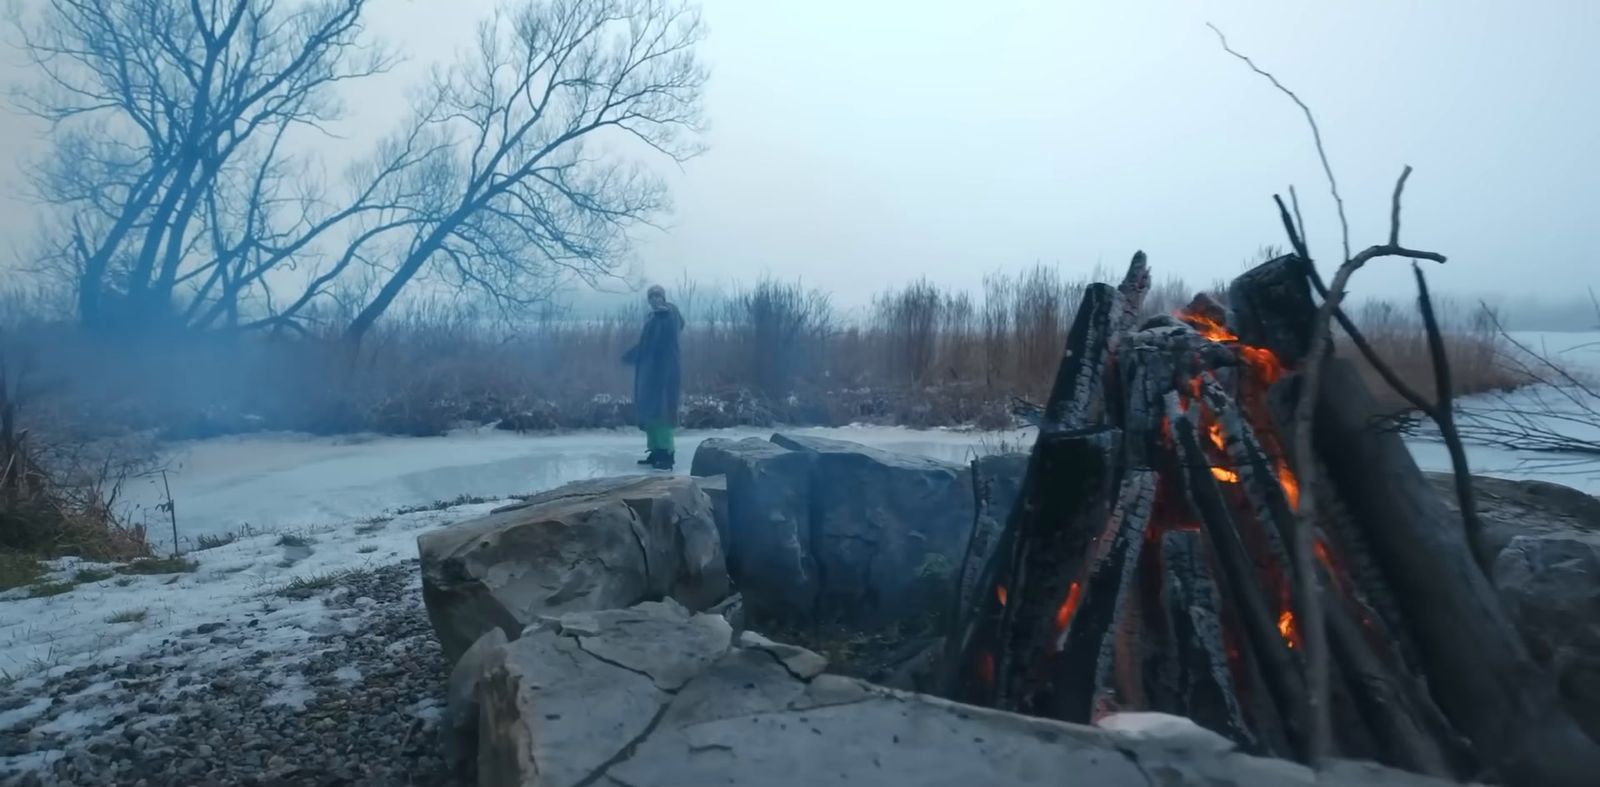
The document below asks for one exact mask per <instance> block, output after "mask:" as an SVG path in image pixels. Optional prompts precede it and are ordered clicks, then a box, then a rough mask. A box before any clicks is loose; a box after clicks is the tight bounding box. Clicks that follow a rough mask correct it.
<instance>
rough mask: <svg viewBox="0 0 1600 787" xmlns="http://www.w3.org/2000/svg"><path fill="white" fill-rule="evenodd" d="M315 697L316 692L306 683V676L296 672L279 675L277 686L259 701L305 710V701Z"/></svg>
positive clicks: (263, 703) (264, 703)
mask: <svg viewBox="0 0 1600 787" xmlns="http://www.w3.org/2000/svg"><path fill="white" fill-rule="evenodd" d="M316 698H317V693H316V692H314V691H312V690H311V687H309V686H307V685H306V677H305V676H304V675H301V674H300V673H298V672H291V673H287V674H284V675H281V676H279V680H278V688H277V690H276V691H273V692H272V693H271V694H268V695H267V698H266V699H264V700H262V701H261V704H262V705H283V706H286V707H290V708H294V709H295V710H305V709H306V703H308V702H310V701H312V700H314V699H316Z"/></svg>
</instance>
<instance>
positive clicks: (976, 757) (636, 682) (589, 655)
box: [478, 604, 1443, 787]
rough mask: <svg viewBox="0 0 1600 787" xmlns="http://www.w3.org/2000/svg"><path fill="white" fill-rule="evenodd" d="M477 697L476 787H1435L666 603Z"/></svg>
mask: <svg viewBox="0 0 1600 787" xmlns="http://www.w3.org/2000/svg"><path fill="white" fill-rule="evenodd" d="M492 661H493V663H492V665H491V666H490V667H489V668H488V673H487V674H486V675H485V676H484V677H483V678H482V679H481V680H480V681H479V683H478V685H479V687H480V688H479V694H480V696H479V707H480V709H481V710H480V720H479V728H480V732H479V737H478V763H479V781H478V783H479V784H480V785H486V786H488V787H500V786H502V785H504V786H505V787H511V786H512V785H518V786H520V785H534V784H537V785H540V787H577V785H590V784H597V785H598V784H605V785H629V787H698V785H709V784H759V785H763V787H790V786H791V785H792V786H793V787H802V786H804V787H809V786H810V785H815V784H837V785H843V786H844V787H850V785H863V786H865V785H871V786H872V787H899V786H900V785H908V786H909V785H916V786H917V787H945V786H946V785H948V786H949V787H973V785H986V786H988V785H993V786H994V787H1010V786H1011V785H1018V786H1019V787H1020V785H1037V784H1049V783H1058V782H1061V783H1064V782H1062V780H1063V779H1067V780H1068V781H1070V782H1071V783H1073V784H1093V785H1104V786H1105V787H1119V786H1125V787H1148V785H1151V784H1162V785H1169V787H1184V786H1185V785H1195V786H1196V787H1198V786H1199V785H1208V786H1212V785H1235V786H1237V787H1269V785H1270V786H1271V787H1284V786H1287V787H1294V786H1296V785H1312V784H1317V785H1323V786H1324V787H1328V786H1332V787H1347V786H1348V787H1355V786H1356V785H1378V786H1379V787H1432V786H1436V785H1442V784H1443V782H1438V781H1434V780H1431V779H1427V778H1423V777H1419V776H1413V775H1410V774H1405V773H1400V772H1397V771H1392V770H1387V769H1384V768H1380V767H1377V766H1374V765H1369V764H1365V763H1348V762H1337V761H1336V762H1332V763H1329V764H1328V766H1327V767H1326V768H1325V769H1324V770H1323V771H1322V772H1321V773H1320V774H1318V773H1314V772H1313V771H1311V770H1310V769H1308V768H1305V767H1303V766H1300V765H1297V764H1294V763H1290V762H1283V761H1278V760H1267V759H1261V758H1256V757H1251V756H1248V755H1245V754H1242V753H1240V752H1239V751H1237V750H1235V749H1234V748H1233V747H1232V746H1231V744H1229V743H1228V742H1227V741H1225V740H1223V739H1221V738H1219V737H1218V736H1215V735H1210V734H1207V733H1205V732H1204V731H1203V730H1199V729H1198V728H1196V727H1194V725H1193V724H1191V723H1186V722H1184V721H1183V720H1175V719H1172V718H1170V717H1156V716H1155V715H1154V714H1140V717H1141V718H1137V719H1134V718H1128V717H1124V718H1120V719H1119V718H1118V717H1111V718H1110V719H1109V720H1108V722H1109V724H1108V726H1111V727H1113V728H1114V729H1096V728H1093V727H1085V726H1079V725H1072V724H1063V723H1059V722H1053V721H1046V720H1041V719H1032V718H1027V717H1023V716H1017V715H1014V714H1009V713H1004V712H1001V711H994V710H988V709H984V708H976V707H971V706H965V705H959V704H956V703H952V702H947V701H944V700H939V699H935V698H932V697H928V696H924V695H919V694H910V693H905V692H898V691H893V690H889V689H884V688H881V687H877V686H873V685H871V684H867V683H864V682H861V681H858V680H854V679H851V678H844V677H840V676H837V675H830V674H826V673H819V672H818V671H817V670H818V669H819V667H818V662H819V659H818V658H817V657H816V656H815V655H814V654H809V653H806V652H804V651H802V650H799V649H796V648H792V647H789V646H782V645H778V644H776V643H772V642H770V641H768V640H766V639H764V638H761V637H759V636H755V635H752V634H746V635H744V636H742V637H739V638H737V640H735V638H734V637H733V636H732V633H731V631H729V629H728V628H727V626H726V624H725V622H724V621H722V619H721V618H719V617H715V616H711V615H691V614H689V613H688V612H687V611H686V610H683V609H682V608H679V607H675V606H673V605H670V604H646V605H641V606H640V607H638V608H635V609H631V610H616V611H609V612H598V613H584V614H577V615H569V616H563V617H562V618H560V619H558V620H556V621H553V622H550V623H548V624H544V625H540V626H536V627H533V628H530V629H529V630H528V632H527V633H525V634H524V635H523V637H522V638H521V639H519V640H517V641H515V642H512V643H510V644H508V645H504V646H502V647H501V648H500V657H499V658H498V659H495V660H492Z"/></svg>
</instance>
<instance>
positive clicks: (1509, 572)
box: [1429, 473, 1600, 741]
mask: <svg viewBox="0 0 1600 787" xmlns="http://www.w3.org/2000/svg"><path fill="white" fill-rule="evenodd" d="M1429 480H1430V481H1432V482H1433V485H1434V488H1435V489H1437V490H1438V491H1439V494H1440V495H1441V496H1442V497H1443V498H1444V500H1445V502H1446V504H1447V505H1449V506H1450V507H1451V509H1452V510H1456V497H1455V481H1454V477H1453V476H1451V475H1450V474H1448V473H1430V474H1429ZM1473 488H1474V491H1475V492H1476V493H1477V500H1478V517H1479V519H1481V520H1482V521H1483V528H1484V539H1485V542H1486V543H1487V545H1488V547H1489V548H1490V550H1492V551H1493V552H1494V554H1495V555H1496V556H1497V557H1496V559H1495V564H1494V567H1493V574H1494V576H1493V580H1494V583H1495V586H1496V588H1497V589H1498V590H1499V592H1500V598H1501V600H1502V601H1503V602H1504V603H1505V607H1506V612H1507V613H1509V614H1510V616H1511V619H1512V621H1513V622H1514V623H1515V624H1516V626H1517V630H1518V632H1519V633H1520V634H1521V635H1522V639H1523V641H1524V642H1526V643H1527V645H1528V650H1529V651H1530V652H1531V653H1532V654H1533V656H1534V657H1535V658H1536V659H1538V660H1539V661H1541V662H1543V663H1545V664H1548V665H1549V666H1550V667H1551V669H1552V670H1553V671H1554V672H1555V674H1556V678H1557V685H1558V688H1559V691H1560V694H1561V698H1562V701H1563V704H1564V705H1565V706H1566V708H1567V711H1568V712H1569V713H1571V714H1572V715H1573V717H1574V718H1575V719H1577V721H1578V724H1579V725H1580V726H1581V727H1583V729H1584V731H1585V732H1587V733H1588V734H1589V737H1591V738H1594V739H1595V740H1597V741H1600V499H1596V498H1594V497H1591V496H1589V495H1587V494H1584V493H1583V492H1581V491H1578V490H1576V489H1572V488H1570V487H1565V486H1562V485H1560V484H1552V483H1549V482H1546V481H1512V480H1508V479H1503V478H1489V477H1485V476H1474V477H1473Z"/></svg>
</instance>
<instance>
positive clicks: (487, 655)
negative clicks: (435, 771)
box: [439, 628, 507, 782]
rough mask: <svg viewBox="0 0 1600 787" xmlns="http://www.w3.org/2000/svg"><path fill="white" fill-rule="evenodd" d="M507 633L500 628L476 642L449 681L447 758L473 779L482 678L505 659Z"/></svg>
mask: <svg viewBox="0 0 1600 787" xmlns="http://www.w3.org/2000/svg"><path fill="white" fill-rule="evenodd" d="M506 641H507V640H506V633H505V632H504V631H502V630H500V629H498V628H496V629H490V630H489V632H488V633H486V634H484V635H483V636H481V637H479V638H478V641H477V642H474V643H472V647H470V648H467V652H466V653H463V654H462V655H461V658H460V659H459V660H457V661H456V664H455V667H454V668H452V669H451V670H450V679H449V682H448V683H447V684H446V685H445V710H444V718H443V719H441V721H440V724H439V735H440V737H441V738H442V740H443V744H444V746H443V748H444V758H445V762H446V763H448V766H449V768H450V770H451V772H452V773H455V774H457V775H459V776H460V777H461V779H462V780H463V781H465V782H470V781H471V780H472V779H473V778H474V776H475V774H474V767H473V766H475V765H476V759H477V757H476V755H477V743H478V681H479V680H480V679H481V678H482V677H483V675H485V674H486V673H487V672H488V671H489V670H490V668H491V667H493V666H496V665H498V664H499V663H500V662H501V661H503V660H504V659H505V653H504V650H505V645H506Z"/></svg>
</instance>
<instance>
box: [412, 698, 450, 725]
mask: <svg viewBox="0 0 1600 787" xmlns="http://www.w3.org/2000/svg"><path fill="white" fill-rule="evenodd" d="M406 712H407V713H409V714H411V715H412V716H415V717H417V718H419V719H422V720H423V721H425V722H428V723H429V724H438V723H439V720H440V719H442V718H444V704H443V703H441V702H440V701H439V700H438V699H436V698H433V697H428V698H426V699H423V700H419V701H417V702H414V703H412V704H411V707H409V708H407V709H406Z"/></svg>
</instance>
